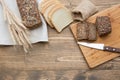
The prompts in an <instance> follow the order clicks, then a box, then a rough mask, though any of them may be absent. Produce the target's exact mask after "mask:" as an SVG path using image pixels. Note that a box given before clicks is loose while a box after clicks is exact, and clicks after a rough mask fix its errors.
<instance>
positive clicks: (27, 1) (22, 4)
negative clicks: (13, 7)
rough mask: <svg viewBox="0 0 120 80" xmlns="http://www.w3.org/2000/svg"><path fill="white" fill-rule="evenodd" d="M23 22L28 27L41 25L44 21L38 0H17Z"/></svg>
mask: <svg viewBox="0 0 120 80" xmlns="http://www.w3.org/2000/svg"><path fill="white" fill-rule="evenodd" d="M16 1H17V5H18V8H19V11H20V15H21V17H22V20H23V23H24V25H25V26H26V27H27V28H35V27H39V25H40V24H41V23H42V22H41V18H40V14H39V10H38V7H37V3H36V0H16Z"/></svg>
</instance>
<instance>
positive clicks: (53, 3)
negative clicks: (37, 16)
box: [41, 1, 63, 13]
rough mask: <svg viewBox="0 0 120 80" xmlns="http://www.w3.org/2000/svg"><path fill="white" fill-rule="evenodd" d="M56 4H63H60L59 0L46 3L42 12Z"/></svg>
mask: <svg viewBox="0 0 120 80" xmlns="http://www.w3.org/2000/svg"><path fill="white" fill-rule="evenodd" d="M55 4H58V5H61V6H63V5H62V4H60V3H59V2H58V1H52V2H49V3H48V4H46V5H45V6H44V7H43V8H42V11H41V12H42V13H44V12H45V10H46V9H47V8H48V7H50V6H51V5H55ZM56 7H57V6H56Z"/></svg>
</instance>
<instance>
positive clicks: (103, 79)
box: [0, 0, 120, 80]
mask: <svg viewBox="0 0 120 80" xmlns="http://www.w3.org/2000/svg"><path fill="white" fill-rule="evenodd" d="M60 1H61V2H62V3H64V4H65V6H67V7H68V8H69V9H70V10H72V9H73V8H74V7H76V6H77V5H78V4H79V2H80V0H60ZM91 1H92V2H93V3H95V5H96V6H97V7H98V9H99V10H100V11H101V10H103V9H106V8H108V7H111V6H112V5H115V4H119V3H120V0H91ZM70 2H71V3H70ZM48 32H49V43H37V44H34V46H33V50H32V51H31V54H30V55H28V56H27V57H26V61H25V59H24V52H23V51H22V49H19V50H18V48H17V50H15V49H14V48H13V47H12V46H7V47H6V46H0V80H120V77H119V75H120V58H116V59H114V60H112V61H110V62H107V63H105V64H103V65H100V66H99V67H96V68H95V69H94V70H88V67H87V64H86V62H85V60H84V58H83V56H82V54H81V52H80V50H79V48H78V46H77V44H76V42H75V40H74V38H73V35H72V33H71V31H70V29H69V27H68V28H66V29H64V31H63V32H62V33H60V34H59V33H57V32H56V31H55V30H54V29H51V28H49V27H48ZM108 76H109V77H108Z"/></svg>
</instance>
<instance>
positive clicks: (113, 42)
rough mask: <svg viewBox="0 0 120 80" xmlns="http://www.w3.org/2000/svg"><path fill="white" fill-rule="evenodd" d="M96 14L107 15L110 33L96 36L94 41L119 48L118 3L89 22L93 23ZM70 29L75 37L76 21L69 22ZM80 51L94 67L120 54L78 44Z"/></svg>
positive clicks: (119, 12) (119, 9)
mask: <svg viewBox="0 0 120 80" xmlns="http://www.w3.org/2000/svg"><path fill="white" fill-rule="evenodd" d="M97 16H109V17H110V19H111V24H112V33H111V34H109V35H108V36H106V37H102V38H101V37H98V39H97V41H95V42H94V43H104V44H105V45H107V46H112V47H117V48H120V4H119V5H116V6H113V7H111V8H108V9H106V10H104V11H101V12H99V13H97V14H95V15H94V16H92V17H90V18H89V19H88V21H89V22H92V23H94V22H95V20H96V17H97ZM71 30H72V32H73V35H74V37H75V39H76V23H73V24H71ZM79 47H80V48H81V50H82V53H83V55H84V57H85V59H86V62H87V63H88V66H89V67H90V68H94V67H96V66H98V65H100V64H102V63H105V62H107V61H109V60H111V59H114V58H116V57H118V56H120V54H116V53H111V52H105V51H100V50H96V49H91V48H87V47H84V46H80V45H79Z"/></svg>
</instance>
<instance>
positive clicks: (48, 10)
mask: <svg viewBox="0 0 120 80" xmlns="http://www.w3.org/2000/svg"><path fill="white" fill-rule="evenodd" d="M55 6H56V5H52V6H50V7H49V8H47V10H46V11H45V12H44V14H43V16H44V18H45V20H46V21H47V23H48V24H49V25H50V27H51V28H53V27H54V26H53V25H52V23H51V22H50V20H49V19H48V14H49V13H50V11H51V10H52V9H53V8H54V7H55Z"/></svg>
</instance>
